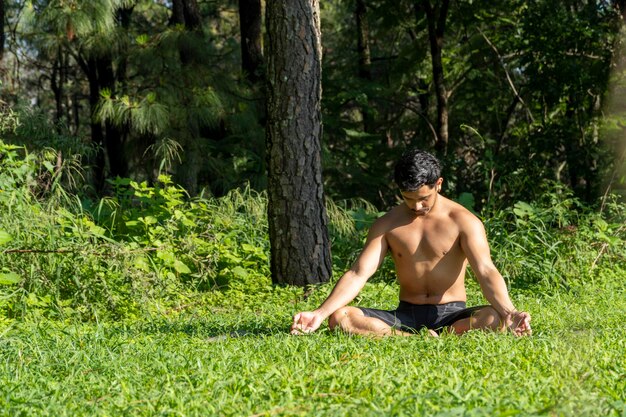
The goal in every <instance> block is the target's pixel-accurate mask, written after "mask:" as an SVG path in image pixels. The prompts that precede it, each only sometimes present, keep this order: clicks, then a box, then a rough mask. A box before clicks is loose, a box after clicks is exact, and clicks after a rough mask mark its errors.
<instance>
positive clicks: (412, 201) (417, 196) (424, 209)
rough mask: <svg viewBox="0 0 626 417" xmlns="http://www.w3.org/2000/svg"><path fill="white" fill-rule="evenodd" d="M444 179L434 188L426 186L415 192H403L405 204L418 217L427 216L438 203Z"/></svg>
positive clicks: (439, 180) (440, 179) (438, 181)
mask: <svg viewBox="0 0 626 417" xmlns="http://www.w3.org/2000/svg"><path fill="white" fill-rule="evenodd" d="M442 182H443V179H442V178H439V179H438V180H437V182H436V183H435V186H434V187H432V188H431V187H429V186H428V185H424V186H422V187H420V188H418V189H417V190H415V191H402V192H401V194H402V199H403V200H404V204H406V206H407V207H408V208H409V210H411V211H412V212H413V213H414V214H415V215H416V216H425V215H426V214H428V212H429V211H430V210H431V209H432V208H433V206H434V205H435V203H436V201H437V195H438V193H439V191H440V190H441V183H442Z"/></svg>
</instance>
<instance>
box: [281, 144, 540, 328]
mask: <svg viewBox="0 0 626 417" xmlns="http://www.w3.org/2000/svg"><path fill="white" fill-rule="evenodd" d="M394 176H395V182H396V184H397V185H398V187H399V188H400V192H401V194H402V198H403V200H404V204H400V205H398V206H396V207H394V208H393V209H391V210H390V211H389V212H388V213H386V214H385V215H384V216H382V217H381V218H379V219H378V220H376V221H375V222H374V224H373V225H372V227H371V228H370V231H369V234H368V236H367V241H366V242H365V246H364V248H363V251H362V252H361V254H360V255H359V257H358V258H357V260H356V261H355V263H354V265H353V266H352V267H351V268H350V270H348V271H347V272H346V273H345V274H344V275H343V276H342V277H341V278H340V279H339V281H338V282H337V284H336V285H335V288H334V289H333V290H332V292H331V293H330V295H329V296H328V298H326V300H325V301H324V302H323V303H322V305H321V306H320V307H319V308H317V309H316V310H314V311H305V312H300V313H297V314H296V315H295V316H294V318H293V325H292V326H291V333H292V334H301V333H310V332H313V331H315V330H317V329H318V328H319V327H320V325H321V324H322V322H323V321H324V320H325V319H326V318H328V319H329V320H328V325H329V327H330V328H331V329H339V330H341V331H344V332H347V333H351V334H362V335H376V336H383V335H391V334H401V335H412V334H415V332H417V331H419V330H420V329H421V328H427V329H429V332H430V333H431V334H433V335H436V332H439V331H441V330H443V329H449V330H450V331H453V332H454V333H456V334H462V333H464V332H466V331H468V330H472V329H485V330H506V329H510V330H511V331H512V332H513V333H514V334H515V335H518V336H522V335H528V334H530V333H531V328H530V314H528V313H526V312H519V311H517V310H516V309H515V307H514V306H513V303H512V302H511V300H510V298H509V295H508V291H507V288H506V284H505V282H504V279H503V278H502V275H500V273H499V272H498V270H497V269H496V267H495V265H494V264H493V261H492V260H491V255H490V251H489V244H488V243H487V236H486V234H485V228H484V226H483V224H482V222H481V221H480V220H479V219H478V218H477V217H476V216H474V215H473V214H472V213H471V212H470V211H468V210H467V209H465V208H464V207H463V206H461V205H460V204H457V203H455V202H454V201H452V200H450V199H448V198H446V197H444V196H442V195H440V194H439V192H440V191H441V184H442V183H443V178H441V165H440V163H439V161H438V160H437V159H436V158H435V157H434V156H433V155H431V154H429V153H427V152H423V151H420V150H417V149H413V150H410V151H408V152H406V153H405V154H404V155H403V156H402V157H401V158H400V160H399V161H398V163H397V164H396V166H395V172H394ZM388 252H389V253H390V254H391V257H392V258H393V261H394V264H395V267H396V272H397V274H398V282H399V285H400V304H399V306H398V308H397V309H396V310H391V311H385V310H375V309H370V308H362V307H351V306H347V305H348V303H350V302H351V301H352V300H353V299H354V298H355V297H356V296H357V295H358V293H359V292H360V291H361V289H362V288H363V286H364V285H365V283H366V282H367V280H368V279H369V278H370V277H371V276H372V275H373V274H374V272H376V270H377V269H378V267H379V266H380V264H381V263H382V261H383V259H384V258H385V256H386V254H387V253H388ZM468 262H469V264H470V266H471V267H472V270H473V271H474V273H475V275H476V277H477V278H478V282H479V283H480V287H481V289H482V292H483V295H484V296H485V298H486V299H487V301H488V302H489V305H486V306H478V307H472V308H466V305H465V301H466V299H467V297H466V293H465V282H464V278H465V269H466V267H467V264H468Z"/></svg>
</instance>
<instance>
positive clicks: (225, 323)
mask: <svg viewBox="0 0 626 417" xmlns="http://www.w3.org/2000/svg"><path fill="white" fill-rule="evenodd" d="M289 325H290V323H289V319H287V320H267V319H263V318H258V317H254V316H252V317H250V316H249V315H248V314H247V315H246V317H240V318H239V319H237V320H232V319H230V320H225V319H223V318H220V317H216V318H213V319H207V318H185V319H164V318H160V319H150V320H145V321H138V322H135V323H132V324H130V325H129V324H120V325H119V326H115V327H114V328H112V329H111V330H112V331H113V332H120V333H126V334H129V333H130V334H136V335H138V334H163V335H165V334H181V333H182V334H185V335H187V336H189V337H194V338H205V339H207V340H208V341H211V342H212V341H220V340H227V339H232V338H240V337H264V336H276V335H286V334H289Z"/></svg>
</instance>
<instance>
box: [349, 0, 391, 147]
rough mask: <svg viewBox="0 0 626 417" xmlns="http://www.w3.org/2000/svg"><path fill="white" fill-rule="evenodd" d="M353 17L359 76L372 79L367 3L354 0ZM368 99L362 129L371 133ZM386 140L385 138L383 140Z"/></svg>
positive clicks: (363, 107)
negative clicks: (355, 29) (355, 30)
mask: <svg viewBox="0 0 626 417" xmlns="http://www.w3.org/2000/svg"><path fill="white" fill-rule="evenodd" d="M354 17H355V20H356V28H357V52H358V54H359V78H361V79H363V80H365V81H371V80H372V70H371V66H372V58H371V53H370V42H369V40H370V31H369V25H368V23H367V5H366V4H365V0H356V7H355V10H354ZM370 106H371V103H370V100H369V97H368V98H367V103H365V104H364V105H363V106H362V107H361V114H362V115H363V131H364V132H367V133H372V131H373V130H374V129H373V126H372V125H373V123H372V115H371V112H370ZM385 142H386V140H385Z"/></svg>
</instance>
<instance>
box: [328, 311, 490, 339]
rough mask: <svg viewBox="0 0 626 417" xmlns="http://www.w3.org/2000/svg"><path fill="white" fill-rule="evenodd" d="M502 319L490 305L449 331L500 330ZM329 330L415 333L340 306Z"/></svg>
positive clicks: (385, 333) (375, 333)
mask: <svg viewBox="0 0 626 417" xmlns="http://www.w3.org/2000/svg"><path fill="white" fill-rule="evenodd" d="M501 323H502V320H501V318H500V315H499V314H498V312H497V311H496V310H495V309H494V308H493V307H490V306H487V307H484V308H481V309H480V310H477V311H475V312H474V313H473V314H472V316H471V317H468V318H464V319H461V320H457V321H456V322H454V323H453V324H452V325H451V326H450V331H451V332H453V333H455V334H458V335H460V334H463V333H465V332H467V331H470V330H478V329H482V330H493V331H496V330H500V329H502V324H501ZM328 326H329V327H330V329H331V330H333V329H337V330H341V331H343V332H345V333H349V334H360V335H367V336H390V335H401V336H413V335H415V333H411V332H404V331H401V330H398V329H394V328H393V327H391V326H390V325H388V324H387V323H385V322H384V321H382V320H380V319H378V318H375V317H366V316H365V314H364V313H363V311H362V310H361V309H358V308H356V307H342V308H340V309H339V310H337V311H335V312H334V313H333V314H331V315H330V317H329V318H328ZM428 331H429V333H430V335H432V336H437V333H436V332H435V331H434V330H430V329H429V330H428Z"/></svg>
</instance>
